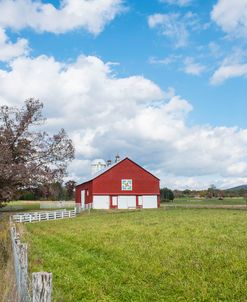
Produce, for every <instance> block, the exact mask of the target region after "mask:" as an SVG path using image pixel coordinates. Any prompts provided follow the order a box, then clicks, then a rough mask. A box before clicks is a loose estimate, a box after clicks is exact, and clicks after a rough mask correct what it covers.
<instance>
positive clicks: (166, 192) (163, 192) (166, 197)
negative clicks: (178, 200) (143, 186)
mask: <svg viewBox="0 0 247 302" xmlns="http://www.w3.org/2000/svg"><path fill="white" fill-rule="evenodd" d="M160 200H161V201H166V202H168V201H173V200H174V194H173V192H172V190H170V189H168V188H162V189H160Z"/></svg>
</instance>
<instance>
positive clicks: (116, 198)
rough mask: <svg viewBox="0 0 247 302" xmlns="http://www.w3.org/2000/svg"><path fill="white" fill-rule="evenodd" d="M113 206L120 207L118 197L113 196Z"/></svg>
mask: <svg viewBox="0 0 247 302" xmlns="http://www.w3.org/2000/svg"><path fill="white" fill-rule="evenodd" d="M112 205H113V206H117V205H118V197H117V196H112Z"/></svg>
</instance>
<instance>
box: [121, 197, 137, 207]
mask: <svg viewBox="0 0 247 302" xmlns="http://www.w3.org/2000/svg"><path fill="white" fill-rule="evenodd" d="M135 207H136V197H135V196H123V195H122V196H118V208H119V209H128V208H135Z"/></svg>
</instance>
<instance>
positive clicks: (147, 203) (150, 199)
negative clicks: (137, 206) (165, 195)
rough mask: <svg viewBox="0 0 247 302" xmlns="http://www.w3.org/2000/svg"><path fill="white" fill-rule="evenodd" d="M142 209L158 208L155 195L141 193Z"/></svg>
mask: <svg viewBox="0 0 247 302" xmlns="http://www.w3.org/2000/svg"><path fill="white" fill-rule="evenodd" d="M142 202H143V205H142V207H143V209H156V208H158V200H157V195H143V197H142Z"/></svg>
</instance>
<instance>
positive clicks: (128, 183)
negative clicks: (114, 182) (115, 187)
mask: <svg viewBox="0 0 247 302" xmlns="http://www.w3.org/2000/svg"><path fill="white" fill-rule="evenodd" d="M122 191H132V179H122Z"/></svg>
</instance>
